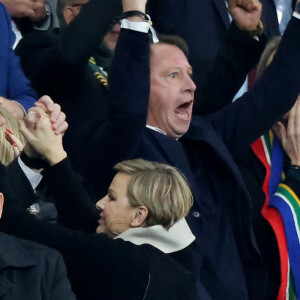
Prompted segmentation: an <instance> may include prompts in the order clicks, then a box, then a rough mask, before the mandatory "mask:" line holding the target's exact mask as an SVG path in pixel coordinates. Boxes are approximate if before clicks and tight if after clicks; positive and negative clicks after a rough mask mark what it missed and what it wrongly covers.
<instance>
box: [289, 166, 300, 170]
mask: <svg viewBox="0 0 300 300" xmlns="http://www.w3.org/2000/svg"><path fill="white" fill-rule="evenodd" d="M290 169H292V170H297V171H300V166H298V165H290Z"/></svg>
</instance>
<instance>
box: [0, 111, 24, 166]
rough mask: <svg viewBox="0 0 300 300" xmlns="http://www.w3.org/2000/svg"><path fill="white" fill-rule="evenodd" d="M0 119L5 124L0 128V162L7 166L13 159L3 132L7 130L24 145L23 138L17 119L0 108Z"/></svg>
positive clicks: (11, 149)
mask: <svg viewBox="0 0 300 300" xmlns="http://www.w3.org/2000/svg"><path fill="white" fill-rule="evenodd" d="M0 117H3V118H4V119H5V120H6V122H5V124H4V125H3V126H2V127H0V143H1V144H0V145H1V151H0V161H1V163H2V164H4V165H8V164H9V163H10V162H12V161H13V159H14V151H13V146H12V145H11V144H10V143H9V142H8V141H7V140H6V139H5V130H6V128H7V129H9V130H10V131H11V132H12V133H13V134H14V135H15V136H16V137H17V138H18V139H19V140H20V141H21V142H22V143H23V144H25V138H24V137H23V135H22V134H21V132H20V129H19V125H18V121H17V119H16V118H15V117H14V116H13V115H12V114H11V113H10V112H8V111H7V110H6V109H4V108H3V107H0Z"/></svg>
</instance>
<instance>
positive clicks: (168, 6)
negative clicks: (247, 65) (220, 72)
mask: <svg viewBox="0 0 300 300" xmlns="http://www.w3.org/2000/svg"><path fill="white" fill-rule="evenodd" d="M227 2H228V1H227V0H177V1H176V3H175V2H174V1H173V0H151V1H149V2H148V10H147V11H148V12H149V14H150V15H151V18H152V21H153V24H154V26H155V28H156V30H157V31H158V32H159V33H162V34H176V35H179V36H181V37H182V38H184V39H185V41H186V42H187V44H188V46H189V49H190V52H189V61H190V63H191V65H192V66H193V80H194V81H195V83H196V85H197V87H199V86H200V85H201V84H202V82H203V80H204V78H205V75H206V72H207V71H208V70H209V68H210V65H211V63H212V61H213V58H214V56H215V55H216V53H217V51H218V50H219V48H220V46H221V45H222V42H223V41H224V39H225V36H226V32H227V30H228V28H229V27H230V23H231V17H230V15H229V14H228V9H227V6H228V5H227ZM260 2H261V3H262V5H263V7H264V9H263V11H262V16H261V20H262V22H263V24H264V32H265V35H266V37H267V38H270V37H272V36H274V35H278V34H279V27H278V21H277V15H276V8H275V5H274V2H273V0H261V1H260ZM166 16H168V17H166ZM244 80H245V78H244ZM217 88H218V87H216V89H217ZM198 92H199V90H198V89H197V90H196V92H195V107H194V113H197V114H200V115H205V114H208V113H210V112H212V111H214V110H209V109H208V108H209V107H208V106H207V99H203V98H202V97H201V94H200V95H199V94H198ZM233 96H234V95H233ZM232 98H233V97H232ZM230 101H232V99H229V102H230ZM229 102H228V103H229Z"/></svg>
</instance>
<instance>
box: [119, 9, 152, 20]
mask: <svg viewBox="0 0 300 300" xmlns="http://www.w3.org/2000/svg"><path fill="white" fill-rule="evenodd" d="M136 16H138V17H142V18H144V19H145V21H147V22H148V21H150V18H149V16H148V15H147V14H145V13H143V12H141V11H139V10H129V11H126V12H123V13H122V14H121V15H120V20H122V19H127V18H130V17H136Z"/></svg>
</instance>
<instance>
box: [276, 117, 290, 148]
mask: <svg viewBox="0 0 300 300" xmlns="http://www.w3.org/2000/svg"><path fill="white" fill-rule="evenodd" d="M273 130H274V131H275V133H276V135H277V137H278V138H279V139H280V140H281V142H282V144H284V142H285V140H286V135H287V131H286V128H285V126H284V125H283V123H282V122H280V121H279V122H277V123H275V124H274V126H273Z"/></svg>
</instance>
